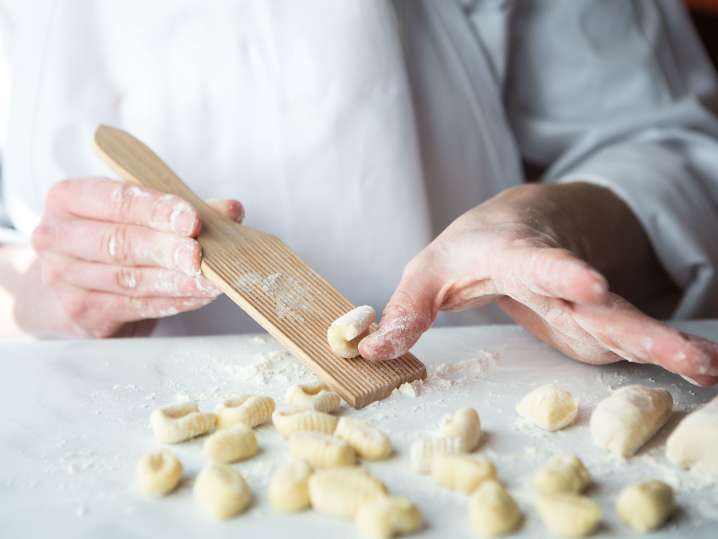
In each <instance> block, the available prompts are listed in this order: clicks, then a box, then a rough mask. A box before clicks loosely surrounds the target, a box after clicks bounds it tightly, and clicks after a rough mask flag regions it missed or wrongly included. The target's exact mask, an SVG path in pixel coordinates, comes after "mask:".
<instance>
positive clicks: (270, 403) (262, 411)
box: [215, 395, 274, 429]
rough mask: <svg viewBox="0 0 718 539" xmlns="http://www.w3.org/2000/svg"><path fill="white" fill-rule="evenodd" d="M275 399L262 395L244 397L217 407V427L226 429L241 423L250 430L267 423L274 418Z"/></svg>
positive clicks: (230, 400)
mask: <svg viewBox="0 0 718 539" xmlns="http://www.w3.org/2000/svg"><path fill="white" fill-rule="evenodd" d="M272 412H274V399H272V398H270V397H265V396H262V395H242V396H241V397H237V398H236V399H229V400H226V401H224V402H223V403H222V404H220V405H219V406H217V408H216V409H215V413H216V414H217V427H218V428H220V429H226V428H227V427H232V426H234V425H237V424H239V423H241V424H243V425H246V426H248V427H250V428H253V427H256V426H257V425H261V424H262V423H266V422H267V421H269V420H270V419H271V418H272Z"/></svg>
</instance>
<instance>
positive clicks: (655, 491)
mask: <svg viewBox="0 0 718 539" xmlns="http://www.w3.org/2000/svg"><path fill="white" fill-rule="evenodd" d="M674 508H675V503H674V500H673V489H671V487H670V486H668V485H667V484H666V483H664V482H663V481H656V480H650V481H642V482H640V483H636V484H634V485H629V486H627V487H626V488H624V489H623V490H622V491H621V493H620V494H619V495H618V498H617V499H616V512H617V513H618V516H619V517H621V520H622V521H623V522H624V523H626V525H628V526H630V527H631V528H632V529H633V530H634V531H637V532H639V533H646V532H649V531H653V530H656V529H658V528H660V527H661V526H663V524H664V523H665V522H666V520H668V517H670V516H671V513H673V509H674Z"/></svg>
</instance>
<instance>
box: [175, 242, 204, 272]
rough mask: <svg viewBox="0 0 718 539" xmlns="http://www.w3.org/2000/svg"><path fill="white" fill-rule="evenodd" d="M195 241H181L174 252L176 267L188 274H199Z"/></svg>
mask: <svg viewBox="0 0 718 539" xmlns="http://www.w3.org/2000/svg"><path fill="white" fill-rule="evenodd" d="M195 245H196V244H195V242H193V241H185V242H183V243H180V244H179V245H178V246H177V248H176V249H175V252H174V264H175V268H176V269H177V270H179V271H181V272H182V273H185V274H187V275H192V276H195V275H199V260H198V257H197V248H196V247H195Z"/></svg>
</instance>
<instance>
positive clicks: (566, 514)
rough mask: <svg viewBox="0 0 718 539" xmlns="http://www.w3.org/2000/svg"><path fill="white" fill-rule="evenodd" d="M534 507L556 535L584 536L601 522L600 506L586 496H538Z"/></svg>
mask: <svg viewBox="0 0 718 539" xmlns="http://www.w3.org/2000/svg"><path fill="white" fill-rule="evenodd" d="M536 508H537V509H538V512H539V515H540V516H541V520H543V523H544V524H545V525H546V527H547V528H548V529H549V531H550V532H551V533H552V534H554V535H557V536H558V537H586V536H587V535H590V534H591V533H593V531H594V530H595V529H596V527H597V526H598V524H599V522H601V516H602V514H601V508H600V507H599V506H598V504H597V503H596V502H594V501H593V500H592V499H591V498H588V497H587V496H579V495H577V494H552V495H549V496H539V497H538V501H537V502H536Z"/></svg>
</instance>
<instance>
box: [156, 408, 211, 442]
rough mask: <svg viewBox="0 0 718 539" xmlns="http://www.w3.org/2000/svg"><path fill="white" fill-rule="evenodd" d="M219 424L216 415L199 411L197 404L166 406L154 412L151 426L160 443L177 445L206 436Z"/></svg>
mask: <svg viewBox="0 0 718 539" xmlns="http://www.w3.org/2000/svg"><path fill="white" fill-rule="evenodd" d="M216 422H217V417H216V416H215V415H214V414H210V413H203V412H200V411H199V406H197V403H196V402H183V403H180V404H171V405H169V406H164V407H162V408H159V409H158V410H155V411H154V412H152V415H150V425H151V426H152V431H153V432H154V434H155V438H157V440H158V441H159V442H162V443H166V444H175V443H178V442H184V441H185V440H189V439H191V438H195V437H197V436H200V435H202V434H206V433H207V432H209V431H210V430H212V429H213V428H214V427H215V425H216Z"/></svg>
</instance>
